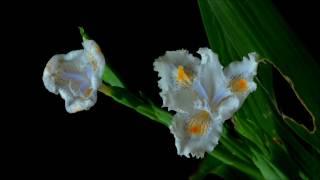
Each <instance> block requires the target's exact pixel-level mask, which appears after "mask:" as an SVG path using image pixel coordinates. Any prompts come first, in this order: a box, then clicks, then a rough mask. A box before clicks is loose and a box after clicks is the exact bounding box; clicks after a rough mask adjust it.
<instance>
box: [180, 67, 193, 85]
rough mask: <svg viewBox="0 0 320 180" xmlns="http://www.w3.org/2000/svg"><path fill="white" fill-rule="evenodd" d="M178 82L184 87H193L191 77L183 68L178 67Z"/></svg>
mask: <svg viewBox="0 0 320 180" xmlns="http://www.w3.org/2000/svg"><path fill="white" fill-rule="evenodd" d="M177 82H178V83H179V84H180V85H182V86H189V85H191V79H190V77H189V75H188V74H187V73H186V72H185V70H184V68H183V66H181V65H180V66H178V69H177Z"/></svg>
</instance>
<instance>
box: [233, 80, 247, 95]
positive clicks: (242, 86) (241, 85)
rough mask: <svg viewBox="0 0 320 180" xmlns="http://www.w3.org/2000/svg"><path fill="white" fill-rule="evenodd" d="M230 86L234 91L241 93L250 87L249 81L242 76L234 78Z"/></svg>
mask: <svg viewBox="0 0 320 180" xmlns="http://www.w3.org/2000/svg"><path fill="white" fill-rule="evenodd" d="M230 87H231V90H232V91H233V92H240V93H243V92H246V91H247V90H248V88H249V87H248V81H247V80H246V79H242V78H236V79H234V80H232V81H231V84H230Z"/></svg>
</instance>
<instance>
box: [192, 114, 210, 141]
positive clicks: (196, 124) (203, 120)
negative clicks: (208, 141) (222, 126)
mask: <svg viewBox="0 0 320 180" xmlns="http://www.w3.org/2000/svg"><path fill="white" fill-rule="evenodd" d="M209 125H210V120H209V113H208V112H207V111H201V112H199V113H198V114H196V115H194V116H193V117H192V118H191V119H190V121H189V122H188V124H187V131H188V133H189V134H190V135H194V136H203V135H204V134H206V133H207V131H208V128H209Z"/></svg>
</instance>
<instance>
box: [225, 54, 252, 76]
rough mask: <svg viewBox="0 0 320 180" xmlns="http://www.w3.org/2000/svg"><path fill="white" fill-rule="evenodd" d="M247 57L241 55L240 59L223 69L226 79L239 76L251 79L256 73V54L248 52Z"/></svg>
mask: <svg viewBox="0 0 320 180" xmlns="http://www.w3.org/2000/svg"><path fill="white" fill-rule="evenodd" d="M248 56H249V58H247V57H243V60H242V61H235V62H232V63H230V64H229V65H228V66H227V67H226V68H225V69H224V74H225V76H226V77H227V78H228V79H232V78H234V77H238V76H241V77H243V78H245V79H247V80H252V79H253V77H254V76H255V75H256V74H257V68H258V62H257V56H258V55H257V54H256V53H254V52H252V53H249V55H248Z"/></svg>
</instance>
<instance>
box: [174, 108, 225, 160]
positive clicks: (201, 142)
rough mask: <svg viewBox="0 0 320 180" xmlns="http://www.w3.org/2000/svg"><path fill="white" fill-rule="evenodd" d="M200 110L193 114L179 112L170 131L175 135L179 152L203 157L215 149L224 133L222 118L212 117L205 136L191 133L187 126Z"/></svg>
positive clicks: (188, 155)
mask: <svg viewBox="0 0 320 180" xmlns="http://www.w3.org/2000/svg"><path fill="white" fill-rule="evenodd" d="M196 113H199V111H197V112H194V113H193V114H191V115H188V114H186V113H177V114H176V115H175V116H174V117H173V122H172V124H171V126H170V131H171V133H172V134H173V135H174V137H175V145H176V148H177V153H178V154H179V155H184V156H186V157H190V154H191V156H192V157H196V158H203V157H204V154H205V152H207V153H209V152H211V151H213V149H214V148H215V146H216V145H217V144H218V142H219V138H220V135H221V133H222V121H221V120H220V119H210V126H209V127H208V129H207V133H206V134H204V135H203V136H192V135H190V134H189V133H188V132H187V130H186V127H187V125H188V123H189V121H190V119H191V117H192V116H194V115H195V114H196Z"/></svg>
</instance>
